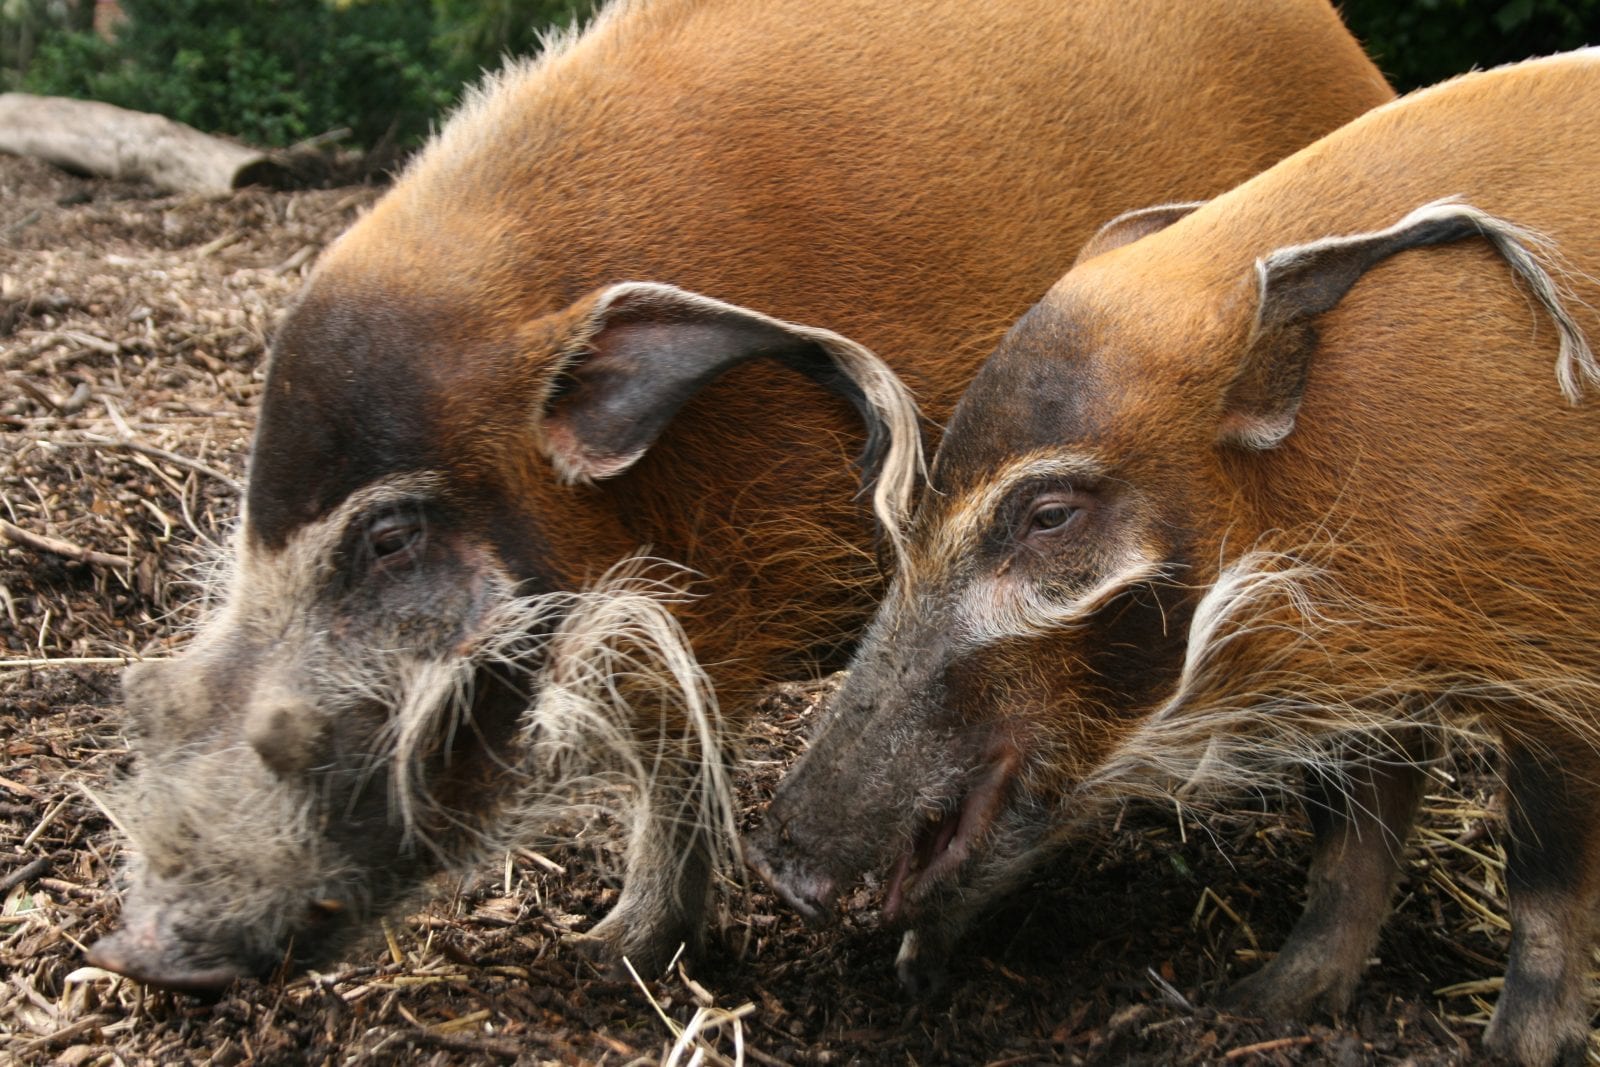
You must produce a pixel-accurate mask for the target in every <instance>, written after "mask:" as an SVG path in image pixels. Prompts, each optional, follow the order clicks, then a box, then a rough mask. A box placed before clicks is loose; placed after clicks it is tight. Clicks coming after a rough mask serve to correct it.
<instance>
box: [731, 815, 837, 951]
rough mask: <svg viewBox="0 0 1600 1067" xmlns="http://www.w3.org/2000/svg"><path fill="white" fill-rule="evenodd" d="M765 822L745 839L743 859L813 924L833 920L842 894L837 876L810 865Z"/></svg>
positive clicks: (788, 903) (826, 922)
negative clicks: (797, 855) (795, 854)
mask: <svg viewBox="0 0 1600 1067" xmlns="http://www.w3.org/2000/svg"><path fill="white" fill-rule="evenodd" d="M769 825H770V824H768V825H763V826H762V827H761V828H760V829H759V830H757V831H756V833H755V834H754V835H753V837H751V838H746V839H745V841H744V842H743V850H744V860H745V863H747V864H748V865H749V866H750V869H751V870H753V871H755V872H756V874H758V875H760V876H761V880H762V881H764V882H766V883H767V884H768V885H769V886H771V887H772V889H773V891H774V892H775V893H777V894H778V896H779V897H781V898H782V899H783V902H784V903H785V904H787V905H789V906H790V907H791V908H793V909H794V910H795V911H797V912H799V913H800V915H801V917H802V918H804V919H805V920H806V922H808V923H810V924H811V925H812V926H826V925H827V924H828V923H830V922H832V921H833V918H834V910H833V904H834V901H835V900H837V899H838V896H839V882H838V879H836V878H834V877H833V876H831V875H828V874H824V873H822V872H820V871H817V870H814V869H808V868H807V866H806V865H805V864H804V862H803V861H802V860H800V859H799V858H797V857H796V856H794V855H792V854H791V851H792V850H790V849H789V848H788V847H787V846H786V845H785V844H784V843H783V842H782V841H779V840H777V835H775V834H773V833H771V832H770V831H769V829H768V826H769Z"/></svg>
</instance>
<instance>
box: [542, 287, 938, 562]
mask: <svg viewBox="0 0 1600 1067" xmlns="http://www.w3.org/2000/svg"><path fill="white" fill-rule="evenodd" d="M585 303H587V304H588V305H589V306H588V309H587V311H586V312H583V313H582V314H581V316H580V317H579V319H578V322H577V324H576V325H575V327H574V328H573V330H572V332H571V333H570V334H569V336H568V341H567V344H566V346H565V351H564V353H563V355H562V358H561V361H560V364H559V369H558V373H557V374H556V375H555V376H554V377H553V379H552V381H551V386H550V390H549V392H548V394H547V396H546V397H545V401H544V410H543V417H542V419H541V420H540V423H539V440H540V445H541V447H542V449H543V450H544V452H545V454H546V455H547V456H548V457H549V459H550V461H551V463H553V464H554V465H555V468H556V470H557V472H558V473H559V474H560V475H561V476H562V477H563V478H565V479H566V480H568V481H574V482H583V481H593V480H596V479H600V478H610V477H613V476H614V475H618V474H621V473H622V472H623V471H625V470H627V469H628V468H629V467H631V466H632V465H633V464H634V463H635V462H637V461H638V459H639V457H640V456H642V455H644V453H645V451H646V450H647V449H648V448H649V447H650V445H651V444H653V443H654V442H655V440H656V438H657V437H658V436H660V434H661V431H662V430H663V429H665V428H666V426H667V424H668V423H669V422H671V421H672V418H673V416H674V415H676V414H677V412H678V410H679V409H680V408H681V407H682V406H683V405H684V404H685V403H686V402H687V401H688V400H689V399H690V398H691V397H692V396H694V395H695V394H696V393H698V392H699V391H700V390H701V389H703V388H705V387H706V385H708V384H709V383H710V382H711V381H713V380H714V379H715V378H717V376H719V375H721V374H722V373H723V372H725V371H727V370H729V369H730V368H732V367H735V366H738V365H739V364H741V363H746V362H748V361H750V360H754V359H772V360H775V361H777V362H779V363H782V364H783V365H784V366H787V367H790V368H792V369H794V370H796V371H799V372H800V373H801V374H804V375H805V376H806V377H808V378H810V379H811V380H812V381H814V382H816V383H817V384H818V385H821V386H822V387H823V388H825V389H827V390H829V391H831V392H834V393H837V394H839V395H840V396H843V397H845V398H846V399H847V400H849V401H850V403H851V404H853V405H854V406H855V408H856V411H857V412H859V413H860V415H861V417H862V419H863V421H864V422H865V423H866V428H867V444H866V448H865V450H864V452H863V454H862V456H861V458H860V461H859V462H860V466H861V476H862V482H863V485H864V487H868V488H870V489H871V491H872V495H873V505H874V510H875V511H876V512H877V514H878V517H879V519H880V520H881V521H882V522H883V523H884V526H885V528H886V529H887V531H888V532H889V535H890V537H891V538H898V535H899V531H900V528H901V524H902V521H903V519H904V516H905V514H906V511H907V510H908V508H909V506H910V499H911V494H912V491H913V489H914V488H915V485H916V479H917V478H918V477H919V476H920V475H921V474H922V473H923V458H922V442H921V438H920V436H919V430H918V422H917V419H918V416H917V407H916V403H915V402H914V401H913V400H912V398H911V393H910V391H909V390H907V389H906V387H905V385H904V384H903V383H902V382H901V381H900V379H899V378H898V377H897V376H896V375H895V373H894V371H892V370H890V369H889V366H888V364H886V363H884V362H883V360H881V359H879V358H878V357H877V356H875V355H873V354H872V353H871V352H870V351H868V350H867V349H866V348H863V347H862V346H861V345H858V344H856V343H855V342H854V341H851V340H849V339H848V338H845V337H841V336H840V335H838V334H836V333H832V332H830V331H828V330H823V329H817V328H815V327H811V326H799V325H796V324H794V323H790V322H784V321H782V320H780V319H775V318H772V317H770V316H767V315H763V314H761V313H759V312H756V311H751V310H750V309H748V308H742V307H738V306H735V305H733V304H725V303H723V302H722V301H720V300H713V299H711V298H710V297H706V296H701V295H699V294H698V293H691V292H687V291H685V290H683V289H677V288H674V287H673V286H670V285H660V284H655V283H649V282H627V283H624V284H621V285H614V286H611V287H609V288H607V289H602V290H600V291H599V292H598V293H596V294H593V295H591V296H590V297H588V298H586V299H585Z"/></svg>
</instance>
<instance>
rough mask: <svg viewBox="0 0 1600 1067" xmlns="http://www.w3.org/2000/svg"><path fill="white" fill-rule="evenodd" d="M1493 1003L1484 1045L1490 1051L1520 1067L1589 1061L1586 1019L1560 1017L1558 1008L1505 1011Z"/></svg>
mask: <svg viewBox="0 0 1600 1067" xmlns="http://www.w3.org/2000/svg"><path fill="white" fill-rule="evenodd" d="M1503 1003H1504V1000H1503V996H1502V1004H1501V1005H1496V1006H1495V1012H1494V1016H1493V1018H1491V1019H1490V1020H1489V1028H1488V1029H1487V1030H1485V1031H1484V1032H1483V1047H1484V1050H1485V1051H1487V1052H1488V1053H1489V1055H1491V1056H1494V1057H1497V1058H1498V1059H1501V1060H1504V1061H1505V1062H1507V1063H1515V1064H1518V1065H1519V1067H1550V1065H1552V1064H1559V1065H1560V1067H1580V1065H1582V1064H1586V1063H1588V1062H1589V1026H1588V1021H1587V1019H1585V1018H1583V1017H1581V1016H1580V1017H1579V1018H1577V1019H1576V1020H1575V1021H1572V1020H1567V1019H1563V1018H1562V1017H1561V1014H1562V1013H1560V1012H1527V1011H1523V1012H1506V1011H1502V1010H1501V1007H1502V1005H1503Z"/></svg>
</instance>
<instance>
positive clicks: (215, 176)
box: [0, 93, 292, 193]
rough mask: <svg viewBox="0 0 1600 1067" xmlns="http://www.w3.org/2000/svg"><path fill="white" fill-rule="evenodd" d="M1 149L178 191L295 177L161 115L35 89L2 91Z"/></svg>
mask: <svg viewBox="0 0 1600 1067" xmlns="http://www.w3.org/2000/svg"><path fill="white" fill-rule="evenodd" d="M0 152H10V153H13V154H15V155H19V156H33V157H35V158H38V159H43V160H45V161H46V162H49V163H53V164H55V165H56V166H58V167H64V168H66V169H67V170H73V171H78V172H80V173H84V174H93V175H96V176H98V177H104V178H135V179H140V180H143V181H147V182H150V183H151V184H152V185H155V186H158V187H159V188H162V189H165V190H167V191H168V192H174V193H225V192H230V191H231V190H234V189H238V188H239V187H241V186H245V185H272V186H282V185H286V184H289V183H291V181H292V178H291V175H290V172H289V169H288V168H287V167H285V166H284V165H283V164H282V163H280V162H278V161H277V160H275V159H274V158H272V157H271V156H269V155H267V154H266V153H264V152H262V151H260V150H259V149H255V148H249V147H247V146H245V145H241V144H238V143H236V142H234V141H229V140H226V139H224V138H221V137H213V136H212V135H210V134H207V133H201V132H200V131H199V130H197V129H195V128H194V127H193V126H185V125H184V124H183V123H181V122H174V121H173V120H172V119H169V118H166V117H164V116H161V115H150V114H146V113H145V112H142V111H129V110H128V109H127V108H121V107H116V106H114V105H112V104H103V103H100V102H98V101H94V100H72V99H68V98H67V97H60V96H34V95H32V94H31V93H0Z"/></svg>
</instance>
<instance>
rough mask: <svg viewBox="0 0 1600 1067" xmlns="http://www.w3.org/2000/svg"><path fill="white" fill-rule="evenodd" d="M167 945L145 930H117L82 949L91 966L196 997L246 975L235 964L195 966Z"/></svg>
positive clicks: (210, 994)
mask: <svg viewBox="0 0 1600 1067" xmlns="http://www.w3.org/2000/svg"><path fill="white" fill-rule="evenodd" d="M175 956H176V953H175V952H174V951H173V950H172V948H171V947H170V946H165V945H161V944H159V943H158V942H156V941H155V939H154V937H153V936H152V932H151V931H149V930H145V931H142V932H140V931H135V930H133V929H131V928H130V929H123V930H118V931H117V932H116V933H114V934H111V935H109V936H107V937H103V938H101V939H100V940H99V941H97V942H95V943H94V944H93V945H91V946H89V948H88V950H87V951H85V952H84V958H85V959H86V960H88V961H89V964H90V965H91V966H94V967H99V968H100V969H101V970H106V971H113V972H115V973H116V974H120V975H122V976H124V977H126V978H132V979H133V980H134V981H136V982H141V983H143V984H145V985H149V986H156V987H157V988H160V989H170V990H173V991H174V992H178V993H189V994H192V995H194V996H198V997H217V996H220V995H221V994H222V992H223V990H225V989H227V988H228V986H230V985H232V984H233V983H234V982H236V981H237V980H239V979H240V978H244V977H247V975H246V974H245V972H244V971H243V970H242V969H240V968H237V967H231V966H226V965H223V966H212V967H195V966H190V965H185V964H184V963H183V962H181V961H180V960H177V959H175V958H174V957H175Z"/></svg>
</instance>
